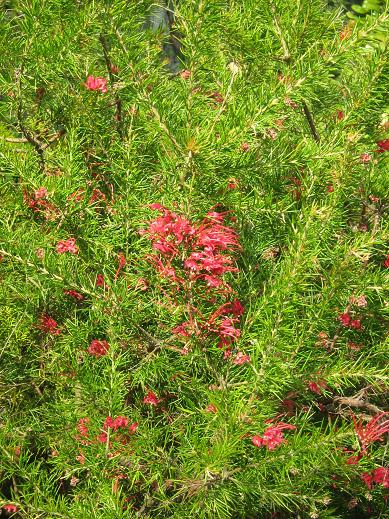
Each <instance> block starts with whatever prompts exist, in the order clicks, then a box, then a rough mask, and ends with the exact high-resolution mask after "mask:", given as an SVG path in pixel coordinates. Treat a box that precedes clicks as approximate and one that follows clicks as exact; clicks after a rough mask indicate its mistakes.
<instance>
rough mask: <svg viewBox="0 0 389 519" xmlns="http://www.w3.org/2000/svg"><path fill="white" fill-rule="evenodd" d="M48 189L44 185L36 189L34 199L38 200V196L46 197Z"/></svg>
mask: <svg viewBox="0 0 389 519" xmlns="http://www.w3.org/2000/svg"><path fill="white" fill-rule="evenodd" d="M48 194H49V193H48V191H47V189H46V188H45V187H40V188H39V189H37V190H36V191H34V196H35V199H36V200H38V199H39V198H46V197H47V195H48Z"/></svg>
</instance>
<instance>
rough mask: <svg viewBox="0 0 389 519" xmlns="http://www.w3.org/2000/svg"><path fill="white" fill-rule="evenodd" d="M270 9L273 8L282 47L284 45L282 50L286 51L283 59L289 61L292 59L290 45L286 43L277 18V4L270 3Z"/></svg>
mask: <svg viewBox="0 0 389 519" xmlns="http://www.w3.org/2000/svg"><path fill="white" fill-rule="evenodd" d="M270 9H271V12H272V13H273V22H274V27H275V30H276V33H277V35H278V37H279V38H280V42H281V47H282V50H283V51H284V55H283V57H282V59H283V61H285V62H286V63H289V61H290V52H289V49H288V45H287V44H286V41H285V39H284V37H283V35H282V31H281V27H280V24H279V23H278V19H277V16H276V8H275V6H274V5H273V4H271V5H270Z"/></svg>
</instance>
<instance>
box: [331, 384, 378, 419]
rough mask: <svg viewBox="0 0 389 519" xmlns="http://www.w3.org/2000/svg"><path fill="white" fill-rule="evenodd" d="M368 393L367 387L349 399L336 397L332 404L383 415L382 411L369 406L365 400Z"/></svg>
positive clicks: (371, 405) (372, 405)
mask: <svg viewBox="0 0 389 519" xmlns="http://www.w3.org/2000/svg"><path fill="white" fill-rule="evenodd" d="M368 391H369V387H365V388H363V389H361V390H360V391H358V393H357V394H355V395H354V396H351V397H347V396H337V397H335V398H334V399H333V402H334V404H338V405H340V406H342V405H344V406H348V407H352V408H354V409H366V411H368V412H369V413H371V414H373V415H375V414H379V413H383V412H384V411H383V410H382V409H380V408H379V407H377V406H376V405H374V404H371V403H370V402H369V401H368V399H367V393H368Z"/></svg>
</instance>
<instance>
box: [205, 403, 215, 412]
mask: <svg viewBox="0 0 389 519" xmlns="http://www.w3.org/2000/svg"><path fill="white" fill-rule="evenodd" d="M205 411H206V412H207V413H217V407H216V406H215V405H214V404H209V405H207V407H206V408H205Z"/></svg>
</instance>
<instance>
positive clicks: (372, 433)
mask: <svg viewBox="0 0 389 519" xmlns="http://www.w3.org/2000/svg"><path fill="white" fill-rule="evenodd" d="M388 415H389V412H382V413H379V414H377V415H376V416H374V417H373V418H371V420H370V421H369V422H368V423H367V424H366V425H365V426H364V425H363V423H362V419H361V418H360V419H359V421H358V422H357V420H356V418H355V415H353V422H354V428H355V434H356V435H357V437H358V440H359V443H360V445H361V448H362V452H363V453H364V454H365V453H366V452H367V451H366V448H367V447H368V446H369V445H370V444H371V443H373V442H375V441H378V440H381V439H382V437H383V436H384V434H386V433H387V432H389V419H384V417H387V416H388Z"/></svg>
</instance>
